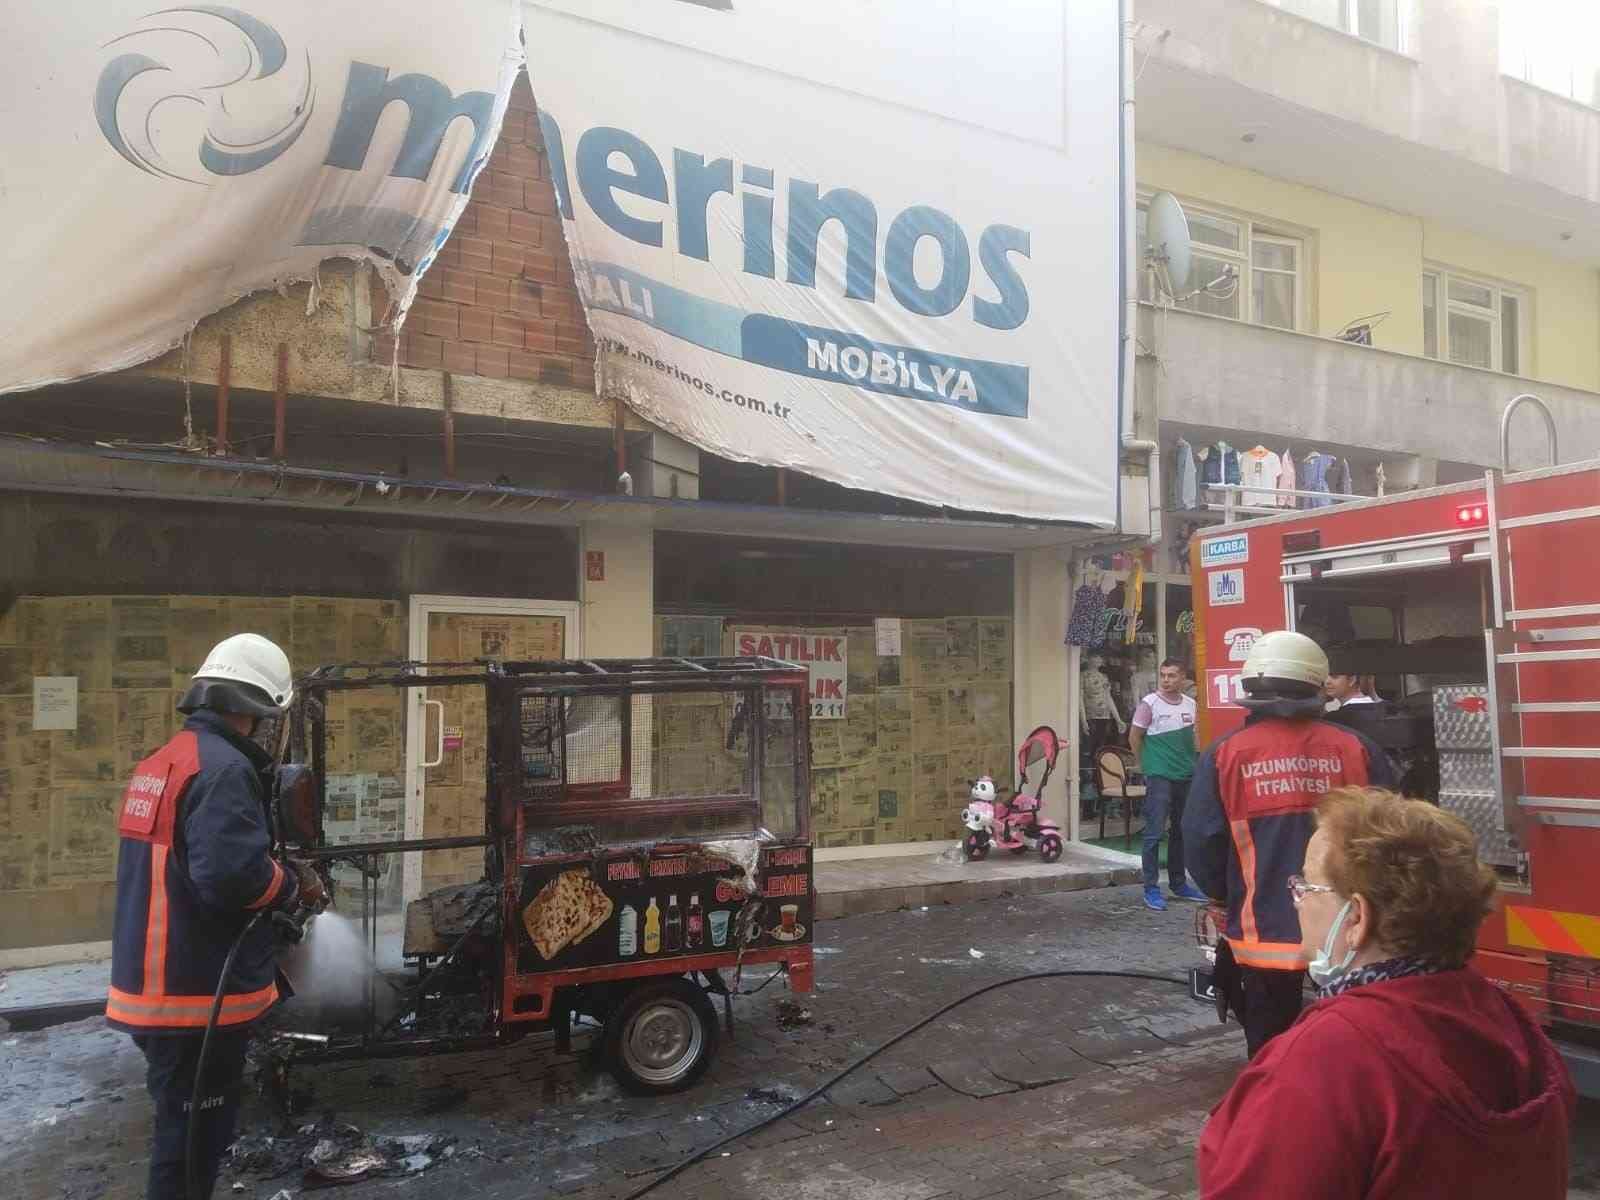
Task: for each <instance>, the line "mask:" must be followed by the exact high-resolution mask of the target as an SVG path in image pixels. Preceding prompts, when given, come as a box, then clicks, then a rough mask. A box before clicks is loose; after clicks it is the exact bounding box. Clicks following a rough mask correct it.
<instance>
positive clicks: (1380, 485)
mask: <svg viewBox="0 0 1600 1200" xmlns="http://www.w3.org/2000/svg"><path fill="white" fill-rule="evenodd" d="M1377 475H1378V495H1380V496H1381V495H1383V492H1384V483H1385V480H1384V477H1383V464H1382V463H1379V464H1378V471H1377Z"/></svg>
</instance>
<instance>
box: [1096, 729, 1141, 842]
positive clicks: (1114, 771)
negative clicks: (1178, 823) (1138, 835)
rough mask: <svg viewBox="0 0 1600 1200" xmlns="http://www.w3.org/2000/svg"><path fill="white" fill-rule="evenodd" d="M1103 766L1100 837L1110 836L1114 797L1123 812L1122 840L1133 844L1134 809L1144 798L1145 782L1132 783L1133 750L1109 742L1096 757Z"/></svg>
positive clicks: (1098, 764)
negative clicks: (1108, 817) (1108, 826)
mask: <svg viewBox="0 0 1600 1200" xmlns="http://www.w3.org/2000/svg"><path fill="white" fill-rule="evenodd" d="M1095 762H1096V765H1097V766H1098V767H1099V769H1100V839H1101V840H1102V841H1104V840H1105V836H1106V814H1107V813H1108V812H1109V811H1110V810H1111V804H1112V801H1115V802H1116V805H1117V808H1118V809H1120V810H1121V812H1122V840H1123V844H1124V845H1127V846H1132V845H1133V812H1134V809H1135V808H1136V807H1137V806H1138V805H1139V802H1140V801H1141V800H1143V799H1144V791H1145V789H1144V785H1143V784H1142V783H1131V782H1130V780H1131V779H1132V777H1133V754H1132V753H1131V752H1130V751H1128V750H1124V749H1122V748H1120V747H1117V746H1105V747H1103V748H1102V749H1101V751H1100V753H1099V754H1098V755H1097V756H1096V759H1095Z"/></svg>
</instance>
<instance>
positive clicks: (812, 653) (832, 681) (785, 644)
mask: <svg viewBox="0 0 1600 1200" xmlns="http://www.w3.org/2000/svg"><path fill="white" fill-rule="evenodd" d="M733 645H734V653H735V654H738V655H739V656H740V657H741V658H754V657H757V656H759V657H761V658H778V659H782V660H784V661H785V662H795V663H800V664H802V665H804V666H805V667H806V669H807V670H808V671H809V672H810V673H811V719H812V720H813V721H838V720H843V719H844V716H845V706H846V704H847V703H848V702H849V699H850V687H849V684H850V651H849V641H848V640H847V638H846V637H845V635H844V633H843V632H842V631H839V630H831V631H830V630H815V629H770V628H769V629H735V630H734V631H733ZM774 715H777V714H774Z"/></svg>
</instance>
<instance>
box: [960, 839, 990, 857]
mask: <svg viewBox="0 0 1600 1200" xmlns="http://www.w3.org/2000/svg"><path fill="white" fill-rule="evenodd" d="M962 848H963V849H964V850H966V852H967V861H968V862H982V861H983V860H984V859H986V858H988V857H989V839H988V838H986V837H984V836H983V834H981V833H969V834H968V835H967V840H966V841H965V842H964V843H963V845H962Z"/></svg>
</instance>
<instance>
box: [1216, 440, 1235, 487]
mask: <svg viewBox="0 0 1600 1200" xmlns="http://www.w3.org/2000/svg"><path fill="white" fill-rule="evenodd" d="M1217 452H1218V453H1219V454H1221V455H1222V482H1223V483H1238V482H1239V452H1238V451H1237V450H1235V449H1234V448H1233V447H1232V446H1230V445H1228V443H1227V442H1218V443H1217Z"/></svg>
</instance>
